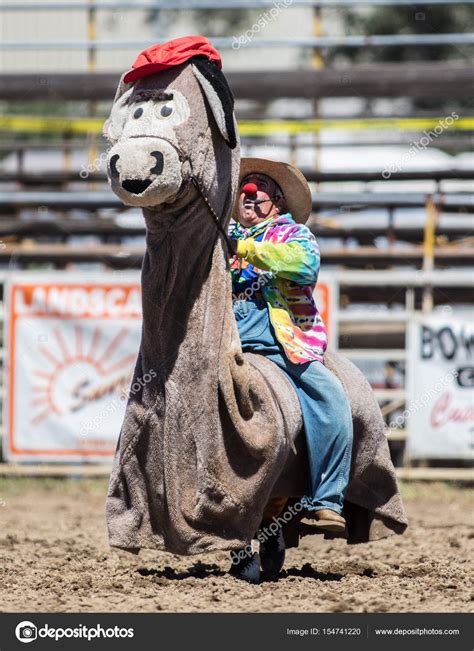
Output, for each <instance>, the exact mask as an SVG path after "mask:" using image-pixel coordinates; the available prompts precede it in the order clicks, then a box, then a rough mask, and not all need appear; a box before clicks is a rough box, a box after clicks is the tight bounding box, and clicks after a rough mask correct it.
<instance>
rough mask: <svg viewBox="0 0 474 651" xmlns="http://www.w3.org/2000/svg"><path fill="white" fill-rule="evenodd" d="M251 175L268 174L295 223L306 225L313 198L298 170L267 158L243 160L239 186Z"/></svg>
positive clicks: (234, 216)
mask: <svg viewBox="0 0 474 651" xmlns="http://www.w3.org/2000/svg"><path fill="white" fill-rule="evenodd" d="M249 174H266V176H269V177H270V178H271V179H273V180H274V181H275V183H277V184H278V185H279V186H280V188H281V190H282V192H283V195H284V197H285V200H286V205H287V207H288V212H290V213H291V215H292V217H293V219H294V220H295V222H299V223H300V224H304V223H305V222H306V220H307V219H308V217H309V216H310V214H311V208H312V203H313V202H312V198H311V190H310V189H309V186H308V181H307V180H306V179H305V177H304V175H303V174H302V173H301V172H300V171H299V169H298V168H296V167H294V166H293V165H290V164H289V163H282V162H280V161H274V160H269V159H267V158H242V159H241V161H240V177H239V184H240V183H241V182H242V179H244V178H245V177H246V176H248V175H249ZM238 209H239V205H238V199H237V201H236V203H235V206H234V214H233V218H234V219H237V217H238Z"/></svg>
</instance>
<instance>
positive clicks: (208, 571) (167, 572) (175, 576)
mask: <svg viewBox="0 0 474 651" xmlns="http://www.w3.org/2000/svg"><path fill="white" fill-rule="evenodd" d="M137 572H138V574H140V575H141V576H153V577H156V578H159V579H168V580H169V581H181V580H182V579H207V578H209V577H211V576H225V575H226V572H224V571H222V570H221V569H220V567H219V566H218V565H215V564H208V563H201V562H200V561H197V562H196V563H193V565H191V567H188V568H187V569H186V570H182V571H180V572H178V571H176V570H175V569H174V568H172V567H170V566H169V565H167V566H166V567H165V568H163V569H162V570H156V569H148V568H147V567H140V568H138V570H137Z"/></svg>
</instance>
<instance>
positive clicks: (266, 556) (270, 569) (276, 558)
mask: <svg viewBox="0 0 474 651" xmlns="http://www.w3.org/2000/svg"><path fill="white" fill-rule="evenodd" d="M260 537H264V539H263V541H262V542H261V543H260V562H261V564H262V570H263V572H264V574H265V576H266V577H267V578H269V579H275V578H276V577H277V576H278V575H279V574H280V572H281V570H282V567H283V564H284V562H285V539H284V538H283V531H282V528H281V527H278V531H277V532H276V533H270V532H269V531H268V529H265V528H263V529H260Z"/></svg>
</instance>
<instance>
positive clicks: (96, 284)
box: [4, 272, 147, 463]
mask: <svg viewBox="0 0 474 651" xmlns="http://www.w3.org/2000/svg"><path fill="white" fill-rule="evenodd" d="M63 277H64V275H63ZM66 278H67V279H66V280H63V279H61V280H59V274H49V275H47V276H46V275H40V274H35V275H33V274H31V273H27V272H24V273H17V274H14V275H12V277H11V278H10V281H9V282H8V284H7V287H6V298H7V311H6V316H7V319H6V323H5V326H6V328H5V333H6V335H7V336H6V350H7V363H6V365H5V366H6V368H5V370H6V378H5V380H6V382H5V385H6V389H7V392H6V395H5V398H6V400H5V403H4V404H5V406H6V408H7V409H6V416H7V418H6V428H5V440H4V456H5V457H6V458H7V459H8V460H11V461H50V462H51V461H61V462H68V461H69V462H78V461H87V462H102V463H103V462H106V463H108V462H110V461H111V459H112V457H113V453H114V451H115V446H116V443H117V438H118V435H119V433H120V428H121V425H122V420H123V416H124V412H125V404H126V400H127V397H128V395H129V391H131V390H133V387H131V386H130V383H131V380H132V374H133V368H134V366H135V361H136V359H137V353H138V349H139V345H140V334H141V316H142V315H141V298H140V284H139V276H138V274H112V273H109V274H107V273H104V274H102V275H101V276H100V278H98V277H97V276H90V275H89V276H88V275H86V274H81V275H80V276H76V277H75V278H74V276H72V275H70V274H67V275H66ZM140 381H142V382H146V381H147V378H142V379H140Z"/></svg>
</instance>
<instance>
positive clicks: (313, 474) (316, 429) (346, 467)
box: [233, 301, 352, 513]
mask: <svg viewBox="0 0 474 651" xmlns="http://www.w3.org/2000/svg"><path fill="white" fill-rule="evenodd" d="M233 306H234V314H235V317H236V321H237V328H238V331H239V335H240V339H241V343H242V349H243V350H244V351H249V352H254V353H258V354H262V355H265V356H266V357H267V358H268V359H270V360H271V361H272V362H274V363H275V364H277V366H279V367H280V368H281V369H282V370H283V371H284V372H285V373H286V374H287V377H288V379H289V380H290V381H291V383H292V384H293V386H294V388H295V390H296V393H297V396H298V399H299V402H300V405H301V411H302V416H303V423H304V429H305V435H306V443H307V450H308V460H309V466H310V468H309V470H310V473H309V474H310V481H309V488H308V493H307V495H305V496H304V497H303V498H302V500H301V503H302V505H303V506H304V507H305V509H307V510H308V511H318V510H322V509H331V510H332V511H335V512H336V513H341V512H342V509H343V504H344V494H345V491H346V488H347V484H348V481H349V471H350V463H351V452H352V415H351V410H350V406H349V402H348V400H347V397H346V395H345V393H344V389H343V388H342V385H341V383H340V382H339V380H338V379H337V378H336V377H335V376H334V375H333V374H332V373H331V372H330V371H329V370H328V369H327V368H326V367H325V366H324V364H322V363H321V362H317V361H315V362H308V363H306V364H293V363H292V362H290V361H289V360H288V359H287V357H286V356H285V353H284V351H283V349H282V348H281V347H280V346H279V344H278V342H277V340H276V337H275V334H274V331H273V327H272V325H271V322H270V318H269V315H268V309H267V306H266V304H265V303H264V302H253V301H234V304H233Z"/></svg>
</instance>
